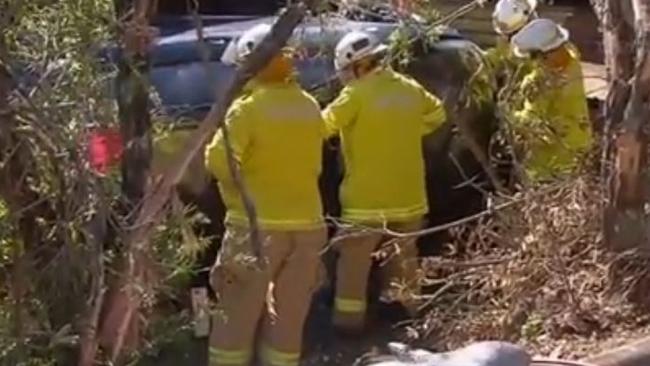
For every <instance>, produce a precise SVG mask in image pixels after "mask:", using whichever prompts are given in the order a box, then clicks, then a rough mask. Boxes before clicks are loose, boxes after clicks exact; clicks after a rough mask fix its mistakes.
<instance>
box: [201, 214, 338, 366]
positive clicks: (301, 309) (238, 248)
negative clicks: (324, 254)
mask: <svg viewBox="0 0 650 366" xmlns="http://www.w3.org/2000/svg"><path fill="white" fill-rule="evenodd" d="M248 239H249V233H248V230H247V229H245V228H240V227H235V226H228V228H227V230H226V234H225V236H224V239H223V244H222V247H221V249H220V251H219V255H218V257H217V261H216V263H215V265H214V267H213V268H212V271H211V273H210V283H211V286H212V288H213V289H214V291H215V293H216V295H217V298H218V304H217V305H218V306H217V309H216V311H215V314H214V316H213V321H212V330H211V334H210V346H211V347H212V348H213V349H215V350H237V351H242V352H248V353H249V354H252V352H253V349H254V344H255V343H256V340H257V338H258V337H261V338H262V339H261V341H262V343H264V344H266V345H268V346H269V347H272V349H274V350H282V352H286V353H295V354H298V355H299V354H300V350H301V347H302V330H303V324H304V320H305V318H306V316H307V311H308V310H309V305H310V303H311V295H312V293H313V291H314V290H315V288H316V286H317V285H318V284H319V271H320V269H321V268H320V259H319V251H320V250H321V248H322V247H323V246H324V244H325V242H326V240H327V232H326V230H325V228H323V229H318V230H309V231H268V232H264V233H263V243H264V246H263V248H262V252H263V255H264V256H265V258H266V260H267V262H268V265H267V270H266V271H260V270H258V269H257V266H256V265H255V264H254V263H252V262H251V261H250V260H248V258H250V257H251V256H252V255H253V254H252V251H251V245H250V244H251V243H250V241H249V240H248ZM269 289H272V291H273V292H272V297H273V304H274V309H275V311H276V312H277V315H278V318H277V319H273V320H272V319H269V317H268V316H267V314H268V313H267V311H266V306H265V305H266V300H267V295H268V294H269ZM260 320H261V321H262V326H261V332H260V333H259V334H258V332H257V329H258V324H259V322H260ZM218 356H219V354H218V353H211V359H210V366H219V365H231V364H230V363H227V362H226V363H224V362H223V361H233V360H234V357H232V358H228V357H222V358H220V357H218Z"/></svg>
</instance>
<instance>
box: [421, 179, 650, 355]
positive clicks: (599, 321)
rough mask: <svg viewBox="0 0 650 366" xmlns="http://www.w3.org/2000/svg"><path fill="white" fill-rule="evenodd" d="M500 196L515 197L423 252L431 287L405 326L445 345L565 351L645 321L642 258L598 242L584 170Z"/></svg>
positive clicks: (584, 351)
mask: <svg viewBox="0 0 650 366" xmlns="http://www.w3.org/2000/svg"><path fill="white" fill-rule="evenodd" d="M502 199H503V198H502ZM508 199H514V200H515V201H514V202H515V203H516V204H515V205H513V206H511V207H509V208H507V209H505V210H503V211H497V212H495V213H494V214H493V215H492V216H491V218H489V219H488V220H484V221H483V222H481V223H480V224H478V225H477V226H471V227H464V228H459V229H457V230H455V235H454V240H453V241H452V242H451V243H450V244H449V246H448V250H447V251H446V253H445V254H443V256H442V257H440V258H430V259H427V260H425V262H424V264H423V268H424V271H425V272H426V279H425V280H424V281H425V282H426V283H427V284H428V285H430V286H433V288H435V289H436V291H434V294H433V295H424V296H423V297H422V299H421V300H422V302H423V304H424V305H423V306H424V308H425V309H427V316H426V317H425V318H424V319H422V320H421V321H419V322H418V323H417V325H416V326H415V328H414V329H417V330H418V331H419V333H418V332H412V334H418V337H421V339H420V341H421V342H422V343H424V344H431V343H433V344H436V345H439V346H440V347H441V348H446V349H453V348H455V347H458V346H460V345H463V344H466V342H467V341H468V340H477V339H507V340H511V341H514V342H518V343H521V344H524V345H526V346H527V347H528V348H530V349H532V350H535V351H536V352H537V353H538V354H544V355H552V357H563V358H574V357H583V356H586V355H589V354H592V353H593V352H596V353H597V352H599V351H600V349H601V348H602V347H603V343H600V342H605V341H607V342H609V343H605V344H611V343H615V344H620V343H621V342H625V341H627V339H628V337H629V336H630V332H637V334H643V333H646V332H647V331H648V329H650V328H649V325H650V318H648V316H647V306H648V302H647V300H645V297H644V296H643V295H641V294H642V293H643V291H644V290H643V289H644V288H646V287H644V286H647V283H648V278H650V276H648V271H647V265H648V263H647V260H641V259H638V257H637V259H636V260H634V261H630V260H629V259H630V258H632V257H634V256H635V254H634V253H625V254H615V253H612V252H610V251H608V250H606V249H605V248H604V246H603V243H602V235H601V219H600V211H601V205H602V202H603V201H602V190H601V189H600V183H599V182H598V181H595V180H594V179H593V178H592V177H591V176H590V175H589V174H585V175H583V176H581V177H577V178H571V179H567V180H565V181H563V182H556V183H554V184H552V185H545V186H538V187H532V188H531V189H529V190H527V191H525V192H522V193H520V194H518V195H517V196H516V197H514V198H508ZM621 284H625V285H624V286H621Z"/></svg>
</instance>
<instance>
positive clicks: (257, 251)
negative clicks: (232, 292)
mask: <svg viewBox="0 0 650 366" xmlns="http://www.w3.org/2000/svg"><path fill="white" fill-rule="evenodd" d="M193 1H194V7H193V9H192V16H193V18H194V23H195V27H196V36H197V39H198V44H199V51H200V54H201V61H202V63H203V67H204V68H205V72H206V74H207V76H208V80H216V78H215V77H214V68H212V67H210V64H209V56H210V55H209V50H208V48H207V46H206V44H205V38H204V36H203V24H202V22H201V17H200V16H199V13H198V1H197V0H193ZM220 127H221V131H222V133H223V140H224V145H225V150H226V159H227V161H228V170H229V171H230V177H231V178H232V180H233V183H234V185H235V188H237V191H238V192H239V194H240V196H241V199H242V201H243V203H244V210H245V211H246V217H247V218H248V223H249V230H250V239H251V240H250V241H251V246H252V249H253V254H254V255H255V257H256V258H257V260H258V263H259V264H262V262H263V260H262V238H261V235H260V227H259V223H258V218H257V213H256V209H255V202H254V201H253V197H252V196H251V194H250V192H249V191H248V189H246V184H245V182H244V177H243V176H242V175H241V171H240V169H239V164H238V163H237V161H236V159H235V156H234V154H233V150H232V145H231V143H230V133H229V131H228V126H227V125H226V124H225V123H223V122H221V123H220Z"/></svg>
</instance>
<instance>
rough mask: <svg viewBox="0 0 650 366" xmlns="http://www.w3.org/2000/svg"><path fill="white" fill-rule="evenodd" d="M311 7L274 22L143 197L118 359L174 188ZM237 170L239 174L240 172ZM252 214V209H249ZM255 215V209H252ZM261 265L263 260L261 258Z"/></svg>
mask: <svg viewBox="0 0 650 366" xmlns="http://www.w3.org/2000/svg"><path fill="white" fill-rule="evenodd" d="M306 11H307V5H306V4H305V3H304V2H298V3H296V4H294V5H292V6H290V7H289V8H288V9H287V10H286V11H285V12H284V13H283V14H282V15H281V16H280V18H279V19H278V20H277V22H276V23H275V24H274V25H273V27H272V30H271V34H270V35H269V36H267V37H266V38H265V39H264V41H263V42H262V43H261V44H260V45H259V46H258V47H256V49H255V50H254V51H253V53H252V54H251V55H250V56H249V57H248V58H247V59H246V60H245V62H244V63H243V65H242V66H241V67H239V68H238V69H237V72H236V73H235V75H234V77H233V78H232V79H231V80H229V81H228V83H227V87H226V88H225V93H224V95H218V96H216V101H215V103H214V104H213V105H212V108H211V109H210V112H209V113H208V115H207V116H206V118H205V119H204V120H203V122H202V123H201V125H200V126H199V128H198V129H197V130H196V131H195V132H194V133H193V135H192V136H191V138H190V139H189V141H188V142H187V143H186V145H185V148H184V149H183V152H182V153H181V154H180V157H179V159H178V160H177V161H176V162H175V163H174V164H173V165H172V167H171V168H170V169H169V170H167V171H166V172H165V174H164V175H163V176H162V178H161V179H160V180H159V181H157V182H155V183H154V184H150V185H149V186H148V187H147V192H146V194H145V197H144V199H143V204H142V209H141V210H140V211H139V213H138V217H137V219H136V221H135V224H134V230H133V231H132V232H131V233H130V234H129V235H128V236H127V239H126V247H127V248H128V252H127V261H126V263H127V270H126V279H127V281H128V284H127V286H126V288H125V289H124V291H125V292H126V294H127V296H129V297H130V298H131V300H132V301H130V302H129V304H128V306H127V308H126V309H125V310H124V312H123V314H122V316H121V319H120V325H119V327H118V329H120V332H119V333H118V339H116V340H115V341H116V342H115V343H114V348H113V350H112V351H113V352H112V358H113V359H116V358H117V357H118V356H119V354H120V353H121V350H122V344H123V336H121V337H120V336H119V335H120V334H125V333H126V332H125V330H126V329H128V327H129V325H130V324H131V322H132V320H133V319H134V315H135V313H136V311H137V309H138V308H139V306H140V303H141V302H142V299H143V294H142V293H141V291H142V289H145V288H147V287H146V284H147V277H148V273H146V271H143V270H142V268H145V267H144V263H146V261H147V260H148V256H147V253H148V251H147V250H146V249H147V246H148V244H149V241H150V238H151V236H152V234H153V232H154V229H155V227H156V224H157V223H158V222H160V221H161V219H162V217H163V215H164V213H165V207H166V205H167V203H168V202H169V199H170V196H171V192H172V190H173V188H174V187H175V186H176V185H177V184H178V183H179V182H180V181H181V178H182V177H183V176H184V174H185V172H186V171H187V168H188V166H189V165H190V162H191V161H192V160H193V159H194V158H195V157H196V155H197V154H198V153H199V152H200V151H201V150H202V148H203V146H204V145H205V144H206V142H207V141H208V139H209V138H210V137H211V136H212V135H213V134H214V133H215V131H216V130H217V129H218V128H219V127H220V126H222V125H223V118H224V116H225V113H226V111H227V109H228V107H229V106H230V104H231V103H232V101H233V99H234V98H235V96H237V95H238V94H239V93H240V91H241V90H242V88H243V87H244V85H245V84H246V83H247V82H248V80H250V79H251V77H252V76H253V75H255V74H256V73H257V72H258V71H259V70H261V69H262V68H263V67H264V66H265V65H266V64H267V63H268V61H269V60H270V59H271V58H272V57H273V56H274V55H275V54H277V52H278V51H279V50H280V49H281V48H282V47H283V46H284V45H285V44H286V42H287V40H288V39H289V37H290V36H291V34H292V33H293V30H294V29H295V27H296V26H297V25H298V24H299V23H300V22H301V21H302V19H303V17H304V16H305V14H306ZM237 173H238V172H237V170H235V174H237ZM247 213H248V214H249V218H250V217H251V216H250V214H251V211H250V210H247ZM252 214H253V216H254V210H253V211H252ZM251 239H252V240H251V243H252V245H253V250H254V252H255V254H256V256H257V257H258V259H259V258H260V256H261V243H260V240H259V233H257V232H253V233H252V235H251ZM258 263H259V264H260V265H261V264H262V263H263V262H262V261H261V260H258Z"/></svg>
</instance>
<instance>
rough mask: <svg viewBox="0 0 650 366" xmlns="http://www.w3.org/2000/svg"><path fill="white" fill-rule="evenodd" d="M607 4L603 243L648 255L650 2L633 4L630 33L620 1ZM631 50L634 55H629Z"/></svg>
mask: <svg viewBox="0 0 650 366" xmlns="http://www.w3.org/2000/svg"><path fill="white" fill-rule="evenodd" d="M605 4H606V6H605V14H604V23H605V27H604V31H605V34H604V43H605V50H606V57H607V62H608V66H609V69H610V75H609V76H610V92H609V95H608V103H607V108H608V110H607V125H606V135H605V136H606V138H607V139H608V140H611V141H613V142H614V144H613V146H609V144H606V146H605V147H606V148H607V150H609V149H611V154H612V155H613V166H612V169H611V171H609V172H607V171H605V173H606V174H607V176H608V178H609V182H608V183H609V201H608V205H607V207H606V209H605V217H604V220H605V222H604V234H605V241H606V243H607V244H608V245H609V246H610V247H612V248H614V249H616V250H628V249H642V250H643V251H648V253H650V250H649V249H650V248H649V247H648V243H647V240H646V239H647V228H646V226H647V225H646V214H645V203H646V193H645V184H644V183H645V171H646V169H645V165H646V161H647V136H646V131H645V121H647V120H648V118H650V109H649V106H648V97H649V96H650V53H649V52H648V51H650V22H648V20H650V0H632V3H631V4H632V5H633V6H632V9H633V13H634V27H632V25H631V24H629V19H625V18H626V17H625V8H624V7H625V5H626V4H624V1H621V0H606V2H605ZM626 20H627V21H626ZM633 35H636V36H637V38H636V39H634V38H633ZM635 41H636V43H635ZM635 44H636V45H637V49H636V51H635V50H633V49H632V47H633V46H634V45H635ZM604 166H605V169H606V167H607V164H604Z"/></svg>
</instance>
